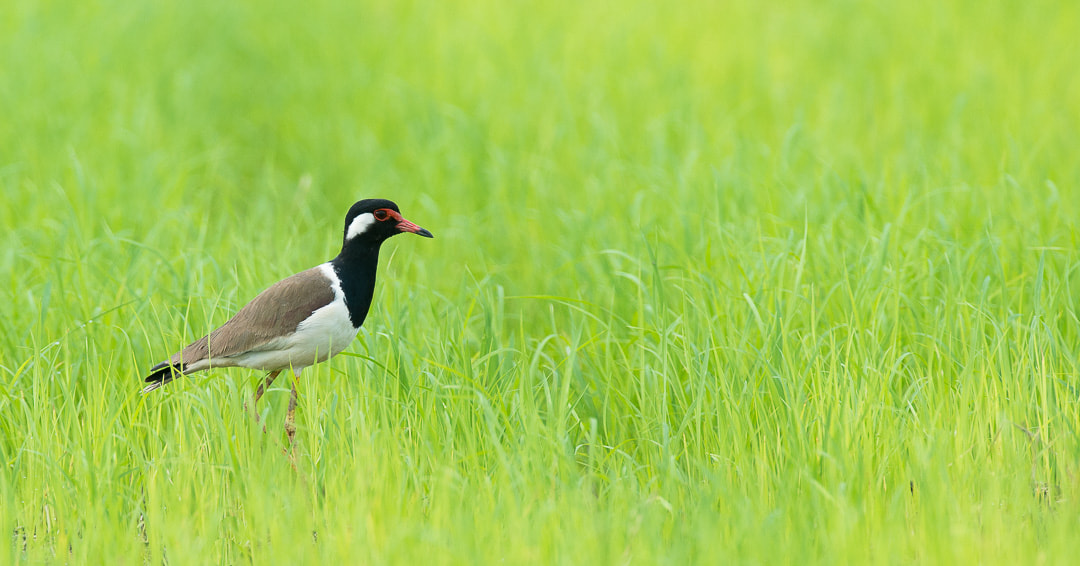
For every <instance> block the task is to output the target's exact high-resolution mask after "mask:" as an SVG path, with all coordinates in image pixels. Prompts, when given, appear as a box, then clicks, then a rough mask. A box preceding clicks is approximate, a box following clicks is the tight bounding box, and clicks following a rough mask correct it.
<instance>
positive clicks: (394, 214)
mask: <svg viewBox="0 0 1080 566" xmlns="http://www.w3.org/2000/svg"><path fill="white" fill-rule="evenodd" d="M402 232H411V233H413V234H416V235H418V236H424V237H425V238H434V237H435V236H432V235H431V232H428V231H427V230H425V229H423V228H421V227H419V226H417V225H416V224H413V223H412V222H409V221H408V220H405V218H404V217H402V216H401V212H400V211H399V210H398V207H397V205H396V204H394V202H393V201H389V200H386V199H364V200H362V201H359V202H357V203H356V204H354V205H352V208H350V209H349V213H348V214H347V215H345V240H344V243H343V247H347V246H349V245H351V244H354V243H366V244H369V245H371V244H373V245H375V246H378V245H379V244H381V243H383V242H384V241H385V240H386V239H387V238H389V237H391V236H396V235H398V234H401V233H402Z"/></svg>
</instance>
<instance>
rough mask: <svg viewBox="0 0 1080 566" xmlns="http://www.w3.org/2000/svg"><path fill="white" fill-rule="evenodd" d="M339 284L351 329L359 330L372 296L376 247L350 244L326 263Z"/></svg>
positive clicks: (375, 245)
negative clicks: (329, 265)
mask: <svg viewBox="0 0 1080 566" xmlns="http://www.w3.org/2000/svg"><path fill="white" fill-rule="evenodd" d="M330 263H331V265H333V266H334V273H335V274H337V276H338V280H339V281H340V282H341V292H342V293H343V294H344V295H345V306H346V307H348V309H349V321H350V322H352V325H353V328H360V325H361V324H363V323H364V319H365V318H367V314H368V309H369V308H370V307H371V299H372V297H373V296H374V294H375V272H376V270H377V269H378V268H379V244H370V245H369V244H366V243H361V242H351V243H350V245H349V246H346V247H345V248H342V250H341V253H340V254H338V256H337V257H336V258H334V259H333V260H331V261H330Z"/></svg>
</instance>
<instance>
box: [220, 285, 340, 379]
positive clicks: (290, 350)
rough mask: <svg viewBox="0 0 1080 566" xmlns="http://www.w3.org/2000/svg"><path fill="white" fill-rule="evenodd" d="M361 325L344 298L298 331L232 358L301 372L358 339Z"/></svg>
mask: <svg viewBox="0 0 1080 566" xmlns="http://www.w3.org/2000/svg"><path fill="white" fill-rule="evenodd" d="M358 330H359V329H358V328H354V327H353V325H352V320H350V319H349V309H348V308H347V307H346V306H345V301H344V300H342V299H341V298H338V299H337V300H335V301H333V302H332V303H330V304H328V305H326V306H325V307H322V308H320V309H319V310H317V311H315V312H313V313H311V316H310V317H308V318H307V320H305V321H304V322H301V323H300V326H298V327H297V328H296V332H294V333H292V334H290V335H288V336H286V337H284V338H281V339H278V340H275V341H274V342H272V343H270V344H267V345H266V347H264V348H260V349H259V350H258V351H253V352H245V353H243V354H240V355H237V356H234V357H232V358H231V359H230V361H231V362H232V363H235V364H236V365H238V366H243V367H249V368H255V369H261V370H266V371H273V370H278V369H287V368H292V369H293V372H295V373H297V374H299V373H300V370H302V369H304V368H305V367H307V366H310V365H313V364H316V363H319V362H322V361H326V360H327V359H329V358H330V357H331V356H336V355H337V354H338V353H340V352H341V351H342V350H344V349H345V348H347V347H348V346H349V344H350V343H351V342H352V341H353V339H354V338H356V332H357V331H358Z"/></svg>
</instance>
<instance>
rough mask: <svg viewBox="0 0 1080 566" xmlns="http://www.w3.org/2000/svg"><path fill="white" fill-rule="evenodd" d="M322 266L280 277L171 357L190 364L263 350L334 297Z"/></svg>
mask: <svg viewBox="0 0 1080 566" xmlns="http://www.w3.org/2000/svg"><path fill="white" fill-rule="evenodd" d="M330 284H331V283H330V280H329V279H327V278H326V275H325V274H323V272H322V269H321V267H313V268H311V269H308V270H307V271H301V272H300V273H297V274H296V275H293V276H292V277H288V278H286V279H282V280H281V281H278V282H277V283H275V284H274V285H273V286H271V287H270V288H269V289H267V290H265V291H263V292H262V293H259V295H258V296H256V297H255V298H254V299H252V300H251V302H250V303H248V304H246V305H244V308H242V309H240V311H239V312H237V313H236V315H235V316H233V317H232V318H230V319H229V320H228V322H226V323H225V324H223V325H221V327H220V328H218V329H217V330H214V331H213V332H211V333H210V334H209V335H207V336H203V337H202V338H200V339H198V340H196V341H195V342H193V343H191V344H190V345H189V346H187V347H186V348H184V349H183V350H181V351H180V352H177V353H176V354H174V355H173V356H172V357H171V358H169V362H168V363H170V364H179V363H180V362H183V363H184V365H189V364H192V363H195V362H198V361H202V360H205V359H206V358H207V357H209V358H227V357H230V356H235V355H237V354H242V353H244V352H251V351H254V350H259V349H260V348H262V347H264V346H266V345H267V344H268V343H270V342H272V341H273V340H275V339H277V338H280V337H282V336H287V335H289V334H292V333H293V332H294V331H296V327H297V326H299V325H300V323H301V322H302V321H303V320H304V319H306V318H307V317H309V316H311V313H313V312H315V311H316V310H318V309H320V308H322V307H323V306H325V305H327V304H329V303H330V302H331V301H333V300H334V290H333V288H332V287H331V286H330Z"/></svg>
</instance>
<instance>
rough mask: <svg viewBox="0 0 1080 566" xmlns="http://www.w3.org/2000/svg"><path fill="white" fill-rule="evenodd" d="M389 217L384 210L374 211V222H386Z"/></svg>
mask: <svg viewBox="0 0 1080 566" xmlns="http://www.w3.org/2000/svg"><path fill="white" fill-rule="evenodd" d="M389 216H390V213H388V212H386V209H385V208H380V209H379V210H376V211H375V220H380V221H381V220H386V219H387V218H388V217H389Z"/></svg>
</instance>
